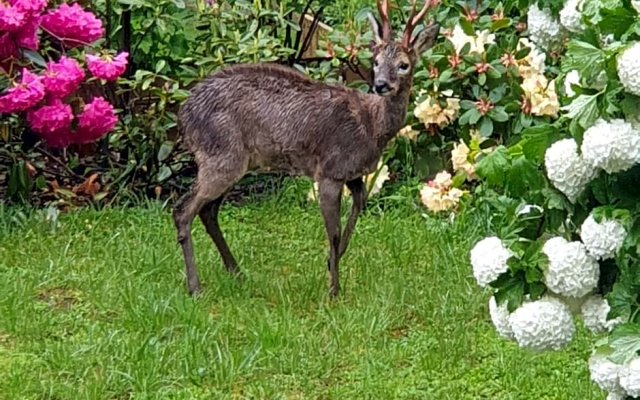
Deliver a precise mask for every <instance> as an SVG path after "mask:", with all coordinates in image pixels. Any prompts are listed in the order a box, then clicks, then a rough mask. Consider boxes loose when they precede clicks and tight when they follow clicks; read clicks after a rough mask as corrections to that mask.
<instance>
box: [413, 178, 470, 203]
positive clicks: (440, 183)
mask: <svg viewBox="0 0 640 400" xmlns="http://www.w3.org/2000/svg"><path fill="white" fill-rule="evenodd" d="M451 184H452V181H451V174H450V173H448V172H446V171H442V172H440V173H438V174H437V175H436V176H435V178H434V179H433V180H432V181H429V182H428V183H426V184H425V185H424V186H423V187H422V189H421V190H420V198H421V200H422V204H424V205H425V206H426V207H427V208H428V209H429V210H431V211H434V212H439V211H446V210H451V209H455V208H456V207H457V206H458V203H459V202H460V199H461V198H462V196H463V195H464V194H465V193H466V192H465V191H463V190H460V189H458V188H452V187H451Z"/></svg>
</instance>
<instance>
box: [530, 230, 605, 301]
mask: <svg viewBox="0 0 640 400" xmlns="http://www.w3.org/2000/svg"><path fill="white" fill-rule="evenodd" d="M542 252H543V253H544V254H545V255H546V256H547V257H548V258H549V265H548V266H547V269H546V271H544V284H545V285H546V286H547V288H548V289H549V290H551V291H552V292H554V293H556V294H559V295H561V296H566V297H582V296H584V295H586V294H588V293H589V292H590V291H591V290H593V289H594V288H595V287H596V286H597V284H598V279H599V278H600V267H599V266H598V263H597V261H596V260H595V259H594V258H593V257H591V256H590V255H589V254H588V253H587V249H586V248H585V246H584V244H582V243H581V242H568V241H567V240H565V239H564V238H562V237H553V238H551V239H549V240H547V242H546V243H545V244H544V246H543V247H542Z"/></svg>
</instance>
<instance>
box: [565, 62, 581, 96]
mask: <svg viewBox="0 0 640 400" xmlns="http://www.w3.org/2000/svg"><path fill="white" fill-rule="evenodd" d="M571 85H576V86H580V73H579V72H578V71H577V70H575V69H574V70H572V71H569V73H567V75H566V76H565V78H564V92H565V93H566V94H567V96H569V97H573V96H575V95H576V92H574V91H573V88H572V87H571Z"/></svg>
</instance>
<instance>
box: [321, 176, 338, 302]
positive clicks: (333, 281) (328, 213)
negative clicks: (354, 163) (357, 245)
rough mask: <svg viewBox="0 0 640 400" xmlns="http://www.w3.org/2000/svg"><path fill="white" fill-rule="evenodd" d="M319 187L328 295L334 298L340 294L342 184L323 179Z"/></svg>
mask: <svg viewBox="0 0 640 400" xmlns="http://www.w3.org/2000/svg"><path fill="white" fill-rule="evenodd" d="M319 186H320V187H319V189H320V190H319V192H320V193H319V194H320V211H321V212H322V217H323V219H324V225H325V229H326V231H327V239H329V260H328V262H327V266H328V269H329V294H330V295H331V296H332V297H336V296H337V295H338V293H339V292H340V266H339V264H340V203H341V197H342V187H343V186H344V183H343V182H338V181H334V180H331V179H323V180H321V181H320V184H319Z"/></svg>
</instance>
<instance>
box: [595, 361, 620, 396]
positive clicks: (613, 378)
mask: <svg viewBox="0 0 640 400" xmlns="http://www.w3.org/2000/svg"><path fill="white" fill-rule="evenodd" d="M620 367H621V366H620V365H618V364H615V363H613V362H612V361H610V360H609V359H607V357H606V356H604V355H602V354H593V355H592V356H591V357H589V373H590V374H591V380H592V381H593V382H594V383H595V384H596V385H598V386H599V387H600V389H602V390H604V391H607V392H620V391H621V387H620V381H619V379H618V373H619V371H620Z"/></svg>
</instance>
